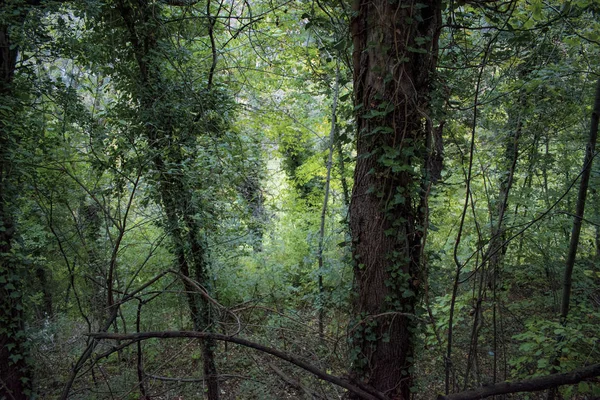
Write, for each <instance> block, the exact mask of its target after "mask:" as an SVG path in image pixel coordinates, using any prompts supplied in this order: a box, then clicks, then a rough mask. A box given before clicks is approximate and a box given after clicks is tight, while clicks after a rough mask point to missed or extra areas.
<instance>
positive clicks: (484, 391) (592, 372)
mask: <svg viewBox="0 0 600 400" xmlns="http://www.w3.org/2000/svg"><path fill="white" fill-rule="evenodd" d="M596 376H600V364H594V365H590V366H589V367H585V368H581V369H576V370H574V371H571V372H566V373H564V374H552V375H546V376H540V377H538V378H532V379H527V380H523V381H517V382H500V383H497V384H495V385H490V386H484V387H481V388H479V389H475V390H469V391H466V392H460V393H454V394H449V395H447V396H443V395H440V396H438V398H437V400H476V399H484V398H486V397H490V396H495V395H500V394H508V393H517V392H537V391H540V390H546V389H550V388H555V387H559V386H563V385H573V384H575V383H579V382H581V381H585V380H588V379H591V378H594V377H596Z"/></svg>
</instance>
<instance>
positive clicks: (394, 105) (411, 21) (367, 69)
mask: <svg viewBox="0 0 600 400" xmlns="http://www.w3.org/2000/svg"><path fill="white" fill-rule="evenodd" d="M440 7H441V3H440V2H439V1H437V0H428V1H423V2H420V3H411V2H404V1H388V0H374V1H368V0H356V1H355V4H354V12H355V13H356V16H355V17H354V19H353V21H352V25H351V31H352V36H353V42H354V54H353V63H354V91H355V101H356V108H357V109H358V115H357V124H358V144H357V162H356V169H355V175H354V188H353V193H352V200H351V204H350V229H351V234H352V240H353V256H354V260H355V267H354V275H355V285H356V293H357V294H356V298H355V302H354V310H353V313H354V322H353V324H352V328H351V329H350V342H351V345H350V351H351V358H352V366H351V375H352V376H353V378H354V379H356V380H358V381H360V382H362V383H363V384H366V385H368V386H370V387H372V388H374V389H375V390H377V391H380V392H383V393H385V394H386V395H387V396H389V397H390V398H392V399H403V400H407V399H409V397H410V387H411V384H412V382H411V370H412V369H411V366H412V356H413V333H414V331H415V328H416V324H415V322H416V320H415V319H412V318H410V317H409V316H406V315H407V314H410V313H413V312H414V305H415V302H416V299H417V293H418V288H419V278H420V273H421V271H420V269H421V260H420V255H421V243H422V235H423V222H424V221H423V217H424V213H423V209H422V207H420V204H421V199H420V197H421V195H422V194H421V193H420V191H419V186H420V183H421V181H422V180H423V179H425V174H424V172H423V171H424V170H425V167H426V165H425V163H426V158H427V149H426V143H427V135H428V134H429V132H427V127H428V126H431V124H430V123H428V121H430V119H429V116H428V114H427V110H428V102H429V94H430V88H431V81H432V76H433V72H434V70H435V65H436V59H437V41H438V37H439V31H440V24H441V8H440ZM384 313H385V316H382V315H380V314H384ZM398 313H402V314H398Z"/></svg>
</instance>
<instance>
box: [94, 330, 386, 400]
mask: <svg viewBox="0 0 600 400" xmlns="http://www.w3.org/2000/svg"><path fill="white" fill-rule="evenodd" d="M87 336H90V337H92V338H94V339H97V340H99V339H112V340H130V341H131V343H130V344H133V343H135V342H138V341H140V340H146V339H151V338H159V339H170V338H198V339H213V340H219V341H223V342H231V343H235V344H239V345H241V346H245V347H249V348H252V349H255V350H258V351H262V352H263V353H267V354H271V355H272V356H275V357H277V358H280V359H282V360H285V361H288V362H290V363H292V364H294V365H296V366H297V367H300V368H302V369H303V370H305V371H308V372H310V373H311V374H313V375H315V376H316V377H317V378H319V379H321V380H324V381H327V382H331V383H333V384H335V385H338V386H341V387H343V388H345V389H348V390H349V391H351V392H352V393H354V394H356V395H358V396H360V398H362V399H367V400H387V399H388V398H387V397H386V396H385V395H384V394H383V393H379V392H377V391H375V390H372V389H367V388H365V389H364V390H363V389H361V388H359V387H357V386H355V385H353V384H352V383H350V382H349V381H348V380H346V379H344V378H340V377H338V376H335V375H331V374H328V373H326V372H323V371H321V370H320V369H318V368H316V367H315V366H313V365H311V364H309V363H307V362H306V361H303V360H301V359H300V358H298V357H295V356H292V355H290V354H287V353H284V352H282V351H279V350H276V349H273V348H271V347H267V346H263V345H261V344H259V343H255V342H251V341H249V340H246V339H242V338H238V337H233V336H227V335H221V334H218V333H211V332H194V331H162V332H141V333H131V334H119V333H106V332H99V333H89V334H87ZM367 390H368V391H367Z"/></svg>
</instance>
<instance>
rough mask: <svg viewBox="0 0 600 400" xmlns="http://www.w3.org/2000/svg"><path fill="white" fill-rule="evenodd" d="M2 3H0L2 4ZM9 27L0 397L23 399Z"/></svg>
mask: <svg viewBox="0 0 600 400" xmlns="http://www.w3.org/2000/svg"><path fill="white" fill-rule="evenodd" d="M3 3H4V2H1V3H0V4H2V5H3ZM9 34H10V32H9V27H8V26H7V25H1V26H0V104H1V105H2V107H3V108H2V109H0V398H5V397H6V398H11V399H16V400H20V399H26V398H28V397H29V396H28V395H27V393H28V391H29V389H30V387H31V385H30V374H29V370H28V367H27V363H26V360H25V355H26V349H25V332H24V329H25V327H24V319H23V318H24V317H23V300H22V299H23V290H22V289H23V288H22V286H23V285H22V284H23V282H24V279H25V278H24V273H25V270H24V266H23V265H22V260H21V259H20V257H19V256H18V254H17V253H16V252H15V249H14V247H13V243H14V240H15V237H16V227H15V215H14V212H13V211H14V210H13V207H14V200H15V193H16V187H15V181H16V179H15V177H16V170H17V167H16V166H15V165H14V164H13V162H12V160H13V159H14V157H13V156H12V154H11V151H12V150H14V137H11V132H10V123H9V120H10V119H12V117H13V116H14V113H15V110H14V109H12V108H11V105H12V103H13V101H12V100H13V97H14V96H13V95H14V90H13V86H12V84H13V77H14V73H15V67H16V61H17V48H16V47H15V46H14V43H11V40H10V36H9Z"/></svg>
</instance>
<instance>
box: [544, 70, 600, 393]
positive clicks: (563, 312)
mask: <svg viewBox="0 0 600 400" xmlns="http://www.w3.org/2000/svg"><path fill="white" fill-rule="evenodd" d="M599 118H600V79H598V82H597V83H596V95H595V99H594V109H593V110H592V117H591V124H590V136H589V138H588V143H587V145H586V147H585V157H584V160H583V172H582V173H581V181H580V182H579V192H578V194H577V205H576V209H575V215H574V216H573V227H572V229H571V241H570V243H569V251H568V253H567V262H566V266H565V274H564V277H563V293H562V302H561V306H560V318H561V323H562V324H563V325H566V324H567V317H568V316H569V303H570V301H571V285H572V278H573V268H574V267H575V257H576V256H577V247H578V246H579V235H580V233H581V223H582V222H583V214H584V212H585V200H586V198H587V191H588V186H589V182H590V175H591V173H592V161H593V160H594V153H595V152H596V139H597V137H598V120H599ZM562 339H563V338H562V337H559V338H558V340H559V341H560V340H562ZM552 364H553V366H554V370H555V372H558V371H559V370H560V358H559V357H558V355H557V356H555V358H554V362H553V363H552ZM557 396H559V392H558V390H557V389H556V388H552V389H550V390H548V393H547V394H546V399H547V400H554V399H555V398H556V397H557Z"/></svg>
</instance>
